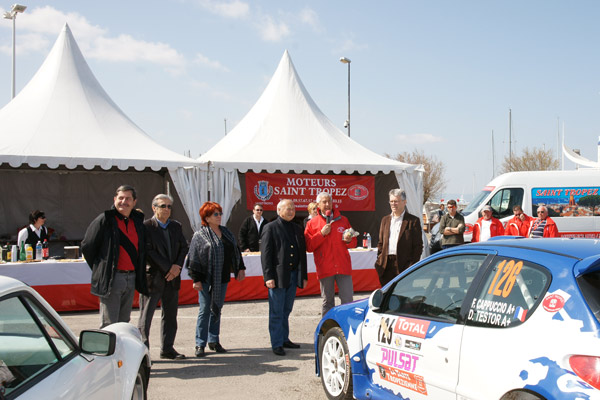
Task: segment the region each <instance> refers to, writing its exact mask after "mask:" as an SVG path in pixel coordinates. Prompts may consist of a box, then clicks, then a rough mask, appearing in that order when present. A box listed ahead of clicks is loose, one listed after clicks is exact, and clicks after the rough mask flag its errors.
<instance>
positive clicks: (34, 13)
mask: <svg viewBox="0 0 600 400" xmlns="http://www.w3.org/2000/svg"><path fill="white" fill-rule="evenodd" d="M65 23H68V24H69V27H70V28H71V31H72V32H73V36H74V37H75V40H76V41H77V44H78V46H79V48H80V49H81V51H82V52H83V55H84V56H85V57H86V58H94V59H97V60H104V61H111V62H138V61H142V62H149V63H153V64H156V65H159V66H162V67H164V68H165V69H167V70H169V71H171V72H181V71H182V70H183V69H184V68H185V65H186V61H185V57H184V56H183V55H182V54H180V53H179V52H177V50H175V49H174V48H172V47H171V46H170V45H168V44H166V43H161V42H148V41H144V40H138V39H135V38H134V37H132V36H130V35H124V34H122V35H119V36H111V35H110V34H109V32H108V30H107V29H105V28H102V27H100V26H98V25H93V24H92V23H90V22H89V21H88V20H87V19H86V18H85V17H84V16H82V15H80V14H77V13H73V12H71V13H64V12H62V11H60V10H57V9H55V8H53V7H51V6H45V7H36V8H32V9H27V15H26V18H25V16H23V17H21V18H20V20H19V22H18V24H19V36H20V39H19V46H17V51H18V52H19V53H23V54H24V53H25V52H48V51H49V48H50V46H51V45H52V43H54V41H55V40H56V37H57V35H58V32H60V31H61V29H62V27H63V26H64V24H65ZM7 48H8V47H7V46H2V47H0V51H2V52H5V51H6V49H7ZM9 50H10V48H9ZM10 51H12V50H10Z"/></svg>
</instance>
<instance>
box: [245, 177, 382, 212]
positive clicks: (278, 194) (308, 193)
mask: <svg viewBox="0 0 600 400" xmlns="http://www.w3.org/2000/svg"><path fill="white" fill-rule="evenodd" d="M321 192H329V193H330V194H331V196H332V198H333V207H335V208H337V209H338V210H340V211H374V210H375V177H373V176H363V175H360V176H349V175H300V174H264V173H254V172H247V173H246V207H247V208H248V210H252V208H253V206H254V204H255V203H260V204H262V206H263V208H264V209H265V210H277V203H279V201H280V200H282V199H290V200H292V201H293V202H294V204H295V205H296V210H297V211H300V210H302V211H304V210H306V207H307V206H308V203H310V202H312V201H315V199H316V198H317V195H318V194H319V193H321Z"/></svg>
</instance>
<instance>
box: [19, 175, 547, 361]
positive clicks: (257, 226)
mask: <svg viewBox="0 0 600 400" xmlns="http://www.w3.org/2000/svg"><path fill="white" fill-rule="evenodd" d="M136 203H137V194H136V191H135V188H134V187H132V186H128V185H123V186H120V187H119V188H117V190H116V192H115V195H114V198H113V206H112V207H111V209H109V210H106V211H104V212H102V213H100V214H99V215H98V216H97V217H96V218H95V219H94V220H93V221H92V222H91V223H90V225H89V227H88V229H87V231H86V233H85V236H84V238H83V241H82V242H81V250H82V253H83V256H84V258H85V260H86V262H87V264H88V265H89V266H90V268H91V270H92V278H91V293H92V294H94V295H96V296H98V298H99V303H100V307H99V309H100V311H99V314H100V327H101V328H102V327H105V326H107V325H109V324H112V323H116V322H129V320H130V315H131V309H132V303H133V298H134V291H136V290H137V291H138V292H139V293H140V301H139V303H140V316H139V320H138V323H137V325H138V328H139V330H140V332H141V334H142V338H143V340H144V342H145V344H146V345H147V346H149V335H150V326H151V323H152V318H153V315H154V312H155V311H156V308H157V307H158V305H159V302H160V307H161V310H162V316H161V329H160V332H161V334H160V335H161V343H160V349H161V351H160V357H161V358H165V359H173V360H176V359H184V358H185V355H184V354H181V353H179V352H178V351H177V350H176V349H175V348H174V342H175V336H176V333H177V309H178V303H179V290H180V288H181V277H180V276H181V271H182V269H183V268H187V272H188V274H189V276H190V278H191V279H192V282H193V283H192V285H193V288H194V289H195V290H197V291H198V304H199V307H198V317H197V323H196V332H195V349H194V353H195V356H196V357H203V356H205V355H206V351H205V349H206V347H207V346H208V348H209V349H210V350H212V351H215V352H217V353H224V352H226V351H227V350H226V349H225V348H224V347H223V346H222V345H221V342H220V338H219V334H220V321H221V313H222V309H223V305H224V302H225V295H226V292H227V286H228V283H229V282H230V280H231V278H232V276H233V277H234V278H235V279H237V280H238V281H240V282H241V281H243V280H244V278H245V269H246V267H245V265H244V261H243V257H242V252H256V251H260V258H261V265H262V271H263V279H264V285H265V287H266V289H267V290H268V304H269V323H268V332H269V336H270V341H271V348H272V351H273V353H274V354H276V355H279V356H283V355H285V354H286V350H285V349H295V348H299V347H300V345H298V344H296V343H294V342H293V341H292V340H291V339H290V330H289V316H290V313H291V312H292V309H293V305H294V300H295V296H296V289H297V288H300V289H302V288H305V287H306V285H307V282H308V272H307V255H306V254H307V252H312V253H313V256H314V262H315V266H316V275H317V279H318V280H319V285H320V290H321V297H322V307H321V313H322V315H325V314H326V313H327V312H328V311H329V310H330V309H331V308H333V307H334V305H335V287H336V285H337V287H338V291H339V292H338V294H339V298H340V301H341V303H342V304H345V303H349V302H351V301H352V300H353V295H354V290H353V282H352V263H351V258H350V254H349V253H348V249H350V248H354V247H356V244H357V241H356V234H355V232H354V230H353V229H352V227H351V225H350V222H349V221H348V219H347V218H346V217H345V216H343V215H341V214H340V211H339V210H338V209H336V208H334V207H333V198H332V196H331V194H329V193H328V192H321V193H319V194H318V195H317V197H316V201H315V202H314V203H310V205H309V207H308V212H309V215H308V217H307V218H305V219H304V221H303V223H304V229H303V228H302V227H301V225H299V224H297V223H295V222H294V218H295V216H296V208H295V204H294V203H293V201H292V200H289V199H284V200H281V201H280V202H279V204H277V217H276V219H274V220H273V221H270V222H269V221H267V220H265V218H264V217H263V211H264V209H263V206H262V204H260V203H257V204H255V205H254V207H253V209H252V215H250V216H249V217H248V218H247V219H246V220H245V221H244V222H243V224H242V226H241V229H240V231H239V235H238V237H237V238H236V236H235V235H234V234H233V233H232V232H231V231H230V230H229V229H228V228H227V227H226V226H224V225H223V224H222V217H223V210H222V208H221V206H220V205H219V204H218V203H215V202H210V201H209V202H205V203H204V204H203V205H202V206H201V207H200V210H199V214H200V217H201V220H202V226H201V228H200V229H199V230H198V231H197V232H195V233H194V236H193V237H192V239H191V242H190V243H189V246H188V241H187V240H186V239H185V237H184V235H183V231H182V226H181V224H180V223H179V222H178V221H176V220H174V219H172V218H171V212H172V209H173V198H172V197H171V196H169V195H166V194H158V195H156V196H155V197H154V199H153V200H152V211H153V215H152V217H151V218H149V219H146V220H144V214H143V213H142V212H141V210H138V209H136V208H135V206H136ZM389 205H390V214H388V215H386V216H384V217H383V218H382V220H381V224H380V229H379V240H378V243H377V257H376V261H375V265H374V267H375V270H376V271H377V274H378V277H379V282H380V284H381V285H382V286H384V285H386V284H387V283H388V282H390V281H391V280H392V279H393V278H394V277H396V276H397V275H398V274H400V273H401V272H402V271H404V270H405V269H407V268H408V267H410V266H411V265H413V264H415V263H416V262H418V261H419V259H420V258H421V255H422V252H423V240H422V238H423V234H422V229H421V222H420V219H419V218H418V217H417V216H414V215H412V214H410V213H409V212H408V211H407V208H406V205H407V199H406V193H405V192H404V190H402V189H393V190H391V191H390V192H389ZM446 208H447V212H444V211H443V210H442V211H441V212H440V215H439V220H440V222H439V223H440V232H441V234H442V247H443V248H449V247H453V246H458V245H461V244H463V243H464V239H463V233H464V231H465V221H464V218H463V217H462V215H461V214H460V213H459V212H457V204H456V202H455V201H454V200H450V201H448V203H447V205H446ZM492 211H493V210H492V208H491V207H490V206H485V207H484V208H483V211H482V214H483V215H482V217H481V218H480V219H479V220H478V221H477V223H476V224H475V226H474V229H473V240H472V241H474V242H477V241H484V240H487V239H489V238H490V237H494V236H498V235H503V234H505V235H512V236H529V237H554V236H558V231H557V229H556V224H555V223H554V221H552V219H551V218H549V217H548V210H547V208H546V207H544V206H541V207H539V208H538V211H537V212H538V218H537V219H535V218H532V217H529V216H527V215H525V213H523V210H522V209H521V207H520V206H515V207H514V208H513V212H514V217H513V218H512V219H511V220H510V221H509V222H508V224H507V225H506V228H504V227H503V225H502V223H501V222H500V221H499V220H498V219H496V218H494V217H493V216H492ZM44 221H45V215H44V214H43V212H41V211H38V210H36V211H35V212H33V213H32V214H31V216H30V223H31V224H30V226H29V227H27V228H26V229H24V230H23V231H22V232H21V233H20V234H19V237H21V236H23V238H24V240H26V241H29V240H30V239H31V241H35V240H36V239H37V240H39V239H40V238H43V236H44V234H45V230H44V228H43V224H44Z"/></svg>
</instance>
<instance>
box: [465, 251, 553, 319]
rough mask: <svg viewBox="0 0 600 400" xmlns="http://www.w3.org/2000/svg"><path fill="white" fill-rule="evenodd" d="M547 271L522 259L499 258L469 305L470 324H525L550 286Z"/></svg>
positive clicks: (468, 317) (489, 269)
mask: <svg viewBox="0 0 600 400" xmlns="http://www.w3.org/2000/svg"><path fill="white" fill-rule="evenodd" d="M550 281H551V275H550V273H549V272H548V270H547V269H545V268H543V267H541V266H539V265H536V264H533V263H530V262H528V261H523V260H519V259H514V258H510V257H500V256H497V257H495V259H494V260H493V261H492V263H491V264H490V267H489V268H488V270H487V271H486V273H485V276H484V277H483V280H482V281H481V282H482V283H481V285H480V286H479V288H478V289H477V292H476V293H475V297H474V298H473V301H472V302H471V304H470V306H469V312H468V314H467V325H472V326H484V327H490V328H509V327H513V326H518V325H521V324H522V323H524V322H525V321H526V320H527V319H528V318H529V316H530V315H531V314H532V313H533V312H534V311H535V308H536V307H537V306H538V305H539V303H540V302H541V300H542V299H543V297H544V293H546V290H548V287H549V286H550Z"/></svg>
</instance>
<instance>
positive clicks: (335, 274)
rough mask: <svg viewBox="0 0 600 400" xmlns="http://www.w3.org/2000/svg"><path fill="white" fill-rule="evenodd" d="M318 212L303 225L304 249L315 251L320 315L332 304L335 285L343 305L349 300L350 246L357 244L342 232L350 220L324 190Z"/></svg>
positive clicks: (350, 281)
mask: <svg viewBox="0 0 600 400" xmlns="http://www.w3.org/2000/svg"><path fill="white" fill-rule="evenodd" d="M316 202H317V205H318V207H319V213H318V214H317V215H316V216H314V217H312V218H311V219H310V221H308V223H307V224H306V229H305V230H304V237H305V239H306V251H308V252H312V253H314V254H313V256H314V260H315V266H316V268H317V278H318V279H319V284H320V286H321V297H322V298H323V307H322V310H321V313H322V315H325V314H326V313H327V311H329V310H330V309H331V308H333V307H334V306H335V284H336V283H337V285H338V289H339V296H340V300H341V302H342V304H345V303H350V302H352V296H353V295H354V288H353V286H352V260H351V259H350V253H348V249H349V248H353V247H356V238H355V237H352V235H351V234H349V233H345V231H346V229H349V228H350V222H348V219H347V218H346V217H344V216H342V215H340V212H339V211H338V210H334V209H333V199H332V198H331V195H330V194H329V193H327V192H322V193H319V195H318V196H317V200H316Z"/></svg>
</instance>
